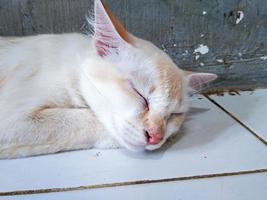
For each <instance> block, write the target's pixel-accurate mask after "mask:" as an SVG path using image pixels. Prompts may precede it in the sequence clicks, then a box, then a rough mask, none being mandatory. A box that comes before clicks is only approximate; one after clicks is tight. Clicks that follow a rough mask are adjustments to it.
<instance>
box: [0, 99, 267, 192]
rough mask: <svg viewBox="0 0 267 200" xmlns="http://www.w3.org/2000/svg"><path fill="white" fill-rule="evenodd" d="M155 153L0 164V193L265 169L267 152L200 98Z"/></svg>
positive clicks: (94, 153) (84, 154)
mask: <svg viewBox="0 0 267 200" xmlns="http://www.w3.org/2000/svg"><path fill="white" fill-rule="evenodd" d="M192 106H193V108H192V110H191V114H190V115H189V117H188V120H187V123H186V125H185V127H184V129H183V130H182V131H181V132H180V134H179V137H178V141H177V142H176V143H175V144H173V145H171V146H170V147H169V148H165V149H164V148H163V149H162V150H161V151H156V152H144V153H129V152H127V151H126V150H106V151H105V150H102V151H99V150H86V151H75V152H68V153H60V154H54V155H47V156H37V157H32V158H25V159H14V160H0V177H1V178H0V192H5V191H14V190H28V189H42V188H63V187H77V186H81V185H93V184H103V183H114V182H124V181H134V180H147V179H162V178H171V177H181V176H192V175H200V174H210V173H222V172H233V171H240V170H253V169H260V168H267V148H266V146H265V145H264V144H263V143H261V142H259V141H258V140H257V139H256V138H255V137H254V136H253V135H251V134H250V133H249V132H248V131H247V130H246V129H244V128H243V127H242V126H240V125H239V124H238V123H236V122H235V121H234V120H233V119H232V118H230V117H229V116H228V115H227V114H225V113H224V112H223V111H222V110H221V109H219V108H218V107H217V106H215V105H214V104H212V103H211V102H210V101H208V100H207V99H206V98H202V99H198V98H195V99H194V100H193V102H192Z"/></svg>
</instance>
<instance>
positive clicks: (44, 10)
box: [0, 0, 267, 89]
mask: <svg viewBox="0 0 267 200" xmlns="http://www.w3.org/2000/svg"><path fill="white" fill-rule="evenodd" d="M106 3H107V4H108V5H109V6H110V8H111V10H112V11H113V13H114V15H115V16H116V17H117V18H119V19H120V20H121V22H122V23H123V24H124V25H125V26H126V28H127V29H128V30H129V31H130V32H132V33H134V34H135V35H137V36H139V37H142V38H145V39H147V40H151V41H153V42H154V43H155V44H156V45H157V46H158V47H160V48H162V49H165V50H166V51H167V52H168V53H169V55H170V56H171V57H172V58H173V59H174V60H175V62H176V63H177V64H178V65H179V66H180V67H181V68H184V69H190V70H194V71H206V72H215V73H217V74H219V76H220V78H219V79H218V80H217V81H216V82H215V83H214V84H212V85H211V87H212V88H217V89H224V88H253V87H255V86H259V87H264V86H267V57H264V56H267V0H106ZM92 4H93V1H92V0H0V35H2V36H21V35H33V34H39V33H63V32H73V31H78V32H79V31H82V30H83V28H82V27H83V26H84V22H85V20H84V18H85V14H86V13H87V11H88V10H89V9H90V8H92V6H93V5H92ZM238 11H242V12H243V13H244V18H243V19H242V20H241V21H240V22H239V23H238V24H236V20H237V18H239V17H240V14H238ZM205 12H206V14H205ZM200 44H204V45H207V46H208V47H209V52H208V53H207V54H205V55H200V58H199V59H198V60H196V54H193V52H194V50H195V49H196V48H197V47H198V46H199V45H200Z"/></svg>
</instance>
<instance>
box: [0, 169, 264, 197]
mask: <svg viewBox="0 0 267 200" xmlns="http://www.w3.org/2000/svg"><path fill="white" fill-rule="evenodd" d="M266 172H267V168H266V169H255V170H247V171H238V172H225V173H217V174H205V175H195V176H184V177H176V178H164V179H154V180H139V181H128V182H118V183H107V184H99V185H88V186H78V187H67V188H49V189H34V190H20V191H11V192H0V196H18V195H31V194H44V193H58V192H71V191H81V190H92V189H103V188H111V187H122V186H129V185H143V184H153V183H166V182H177V181H186V180H198V179H207V178H217V177H227V176H238V175H246V174H257V173H266Z"/></svg>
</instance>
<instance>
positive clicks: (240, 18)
mask: <svg viewBox="0 0 267 200" xmlns="http://www.w3.org/2000/svg"><path fill="white" fill-rule="evenodd" d="M243 18H244V12H243V11H237V18H236V21H235V23H236V24H239V23H240V22H241V21H242V19H243Z"/></svg>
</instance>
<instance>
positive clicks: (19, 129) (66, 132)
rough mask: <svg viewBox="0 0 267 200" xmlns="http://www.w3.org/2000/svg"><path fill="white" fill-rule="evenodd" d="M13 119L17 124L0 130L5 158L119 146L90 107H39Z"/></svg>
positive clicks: (1, 152) (0, 146)
mask: <svg viewBox="0 0 267 200" xmlns="http://www.w3.org/2000/svg"><path fill="white" fill-rule="evenodd" d="M12 123H14V124H16V126H9V127H12V128H9V129H5V130H4V131H2V130H1V131H0V144H1V145H0V158H2V159H4V158H17V157H24V156H32V155H40V154H48V153H55V152H59V151H67V150H75V149H87V148H92V147H99V148H117V147H118V144H117V142H116V141H115V140H114V139H113V138H112V137H111V136H110V135H109V133H108V132H107V131H106V129H105V128H104V127H103V125H102V124H101V123H100V122H99V121H98V119H97V118H96V116H95V115H94V114H93V112H92V111H91V110H90V109H62V108H52V109H44V110H38V111H34V112H32V113H31V114H30V115H29V116H27V117H26V118H23V119H20V120H19V121H16V122H15V121H14V122H12Z"/></svg>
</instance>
